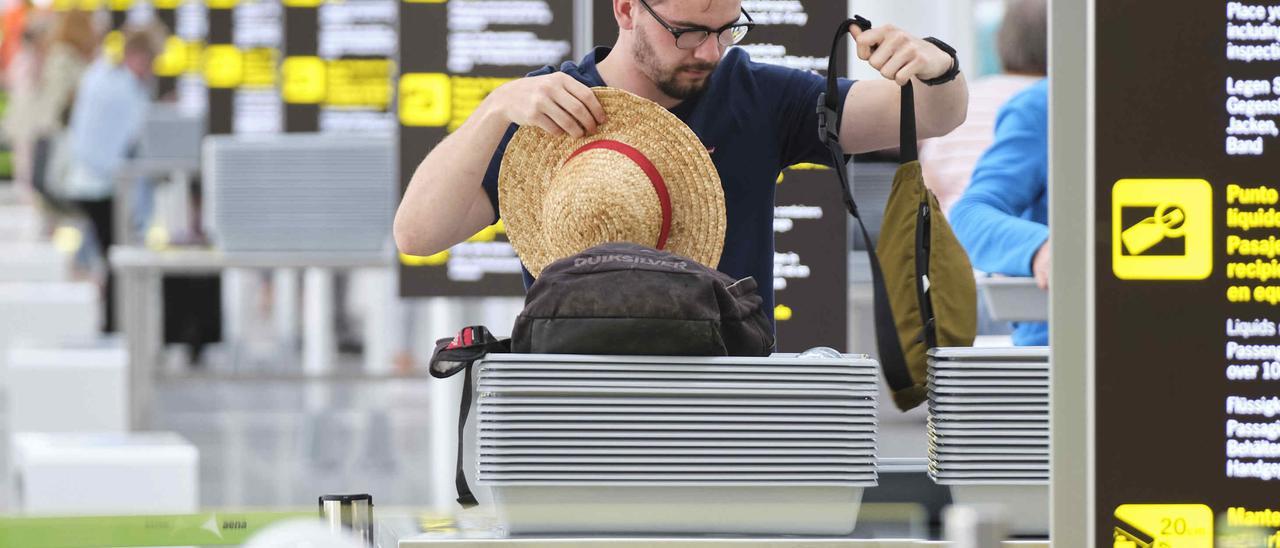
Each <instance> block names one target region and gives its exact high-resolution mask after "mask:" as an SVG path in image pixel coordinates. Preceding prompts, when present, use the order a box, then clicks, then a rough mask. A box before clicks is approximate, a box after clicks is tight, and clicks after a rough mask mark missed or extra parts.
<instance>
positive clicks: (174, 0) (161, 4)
mask: <svg viewBox="0 0 1280 548" xmlns="http://www.w3.org/2000/svg"><path fill="white" fill-rule="evenodd" d="M151 5H153V6H155V8H156V9H158V10H171V9H177V8H178V6H180V5H182V0H154V1H153V2H151Z"/></svg>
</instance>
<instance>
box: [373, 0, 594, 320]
mask: <svg viewBox="0 0 1280 548" xmlns="http://www.w3.org/2000/svg"><path fill="white" fill-rule="evenodd" d="M573 15H574V11H573V1H572V0H535V1H524V0H489V1H484V2H475V1H441V0H427V1H423V0H417V1H409V0H402V1H401V3H400V33H399V39H400V66H401V75H400V80H399V90H398V99H399V106H398V118H399V126H400V181H401V185H402V186H401V188H402V189H403V188H404V186H407V185H408V182H409V178H410V177H411V176H412V175H413V172H414V170H415V169H416V168H417V167H418V164H419V163H420V162H421V161H422V159H423V158H424V157H425V156H426V154H427V152H429V151H430V150H431V148H432V147H434V146H435V145H436V144H437V143H439V142H440V141H441V140H442V139H444V138H445V136H446V135H448V134H449V132H451V131H453V130H455V129H457V128H458V126H460V125H461V124H462V122H463V121H465V120H466V119H467V117H468V116H470V115H471V113H472V112H473V111H474V110H475V108H476V107H477V106H478V105H479V104H480V102H481V101H483V100H484V98H485V97H487V96H488V94H489V92H491V91H492V90H493V89H494V88H496V87H498V86H499V85H501V84H503V83H505V82H507V81H509V80H511V79H513V78H518V77H521V76H524V75H525V74H527V73H529V72H532V71H533V70H536V69H538V68H540V67H542V66H544V65H549V64H550V65H558V64H559V63H561V62H563V61H564V60H566V59H568V58H569V56H570V55H571V53H572V45H573V32H574V17H573ZM400 259H401V260H400V263H401V271H400V293H401V294H402V295H404V296H415V297H416V296H493V295H523V294H524V285H523V283H522V282H521V280H520V261H519V259H518V258H517V257H516V254H515V251H514V250H513V249H512V248H511V245H510V244H509V243H508V242H507V240H506V235H505V233H504V232H503V230H502V225H501V223H499V224H497V225H495V226H490V227H488V228H486V229H484V230H482V231H480V232H479V233H478V234H476V235H475V236H473V237H472V238H470V239H469V240H468V241H466V242H464V243H462V244H459V245H457V246H454V247H453V248H452V249H450V250H448V251H446V252H443V253H440V254H437V255H434V256H430V257H411V256H406V255H402V256H401V257H400Z"/></svg>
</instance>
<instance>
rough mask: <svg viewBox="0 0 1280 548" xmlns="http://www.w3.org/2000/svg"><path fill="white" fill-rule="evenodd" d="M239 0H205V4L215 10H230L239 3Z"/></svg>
mask: <svg viewBox="0 0 1280 548" xmlns="http://www.w3.org/2000/svg"><path fill="white" fill-rule="evenodd" d="M239 3H240V2H239V0H205V2H204V4H205V5H206V6H208V7H209V9H213V10H229V9H231V8H234V7H236V4H239Z"/></svg>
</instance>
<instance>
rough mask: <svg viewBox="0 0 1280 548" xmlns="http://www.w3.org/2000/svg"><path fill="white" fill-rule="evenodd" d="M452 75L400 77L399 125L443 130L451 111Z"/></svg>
mask: <svg viewBox="0 0 1280 548" xmlns="http://www.w3.org/2000/svg"><path fill="white" fill-rule="evenodd" d="M450 103H451V93H450V89H449V76H448V75H447V74H442V73H438V72H433V73H424V72H414V73H409V74H405V75H402V76H400V123H401V124H403V125H406V126H412V127H441V126H444V125H446V124H448V123H449V114H450V112H451V111H452V107H451V105H450Z"/></svg>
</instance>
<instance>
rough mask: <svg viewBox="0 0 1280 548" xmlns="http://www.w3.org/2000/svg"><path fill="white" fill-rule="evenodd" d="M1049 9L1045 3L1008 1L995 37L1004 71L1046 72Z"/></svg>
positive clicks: (1029, 0)
mask: <svg viewBox="0 0 1280 548" xmlns="http://www.w3.org/2000/svg"><path fill="white" fill-rule="evenodd" d="M1048 36H1049V9H1048V5H1047V2H1046V0H1008V3H1007V4H1006V5H1005V12H1004V22H1003V23H1001V25H1000V32H999V33H998V35H997V36H996V48H997V50H998V51H999V52H1000V64H1001V65H1002V66H1003V67H1004V70H1005V72H1016V73H1021V74H1048V73H1049V37H1048Z"/></svg>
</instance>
